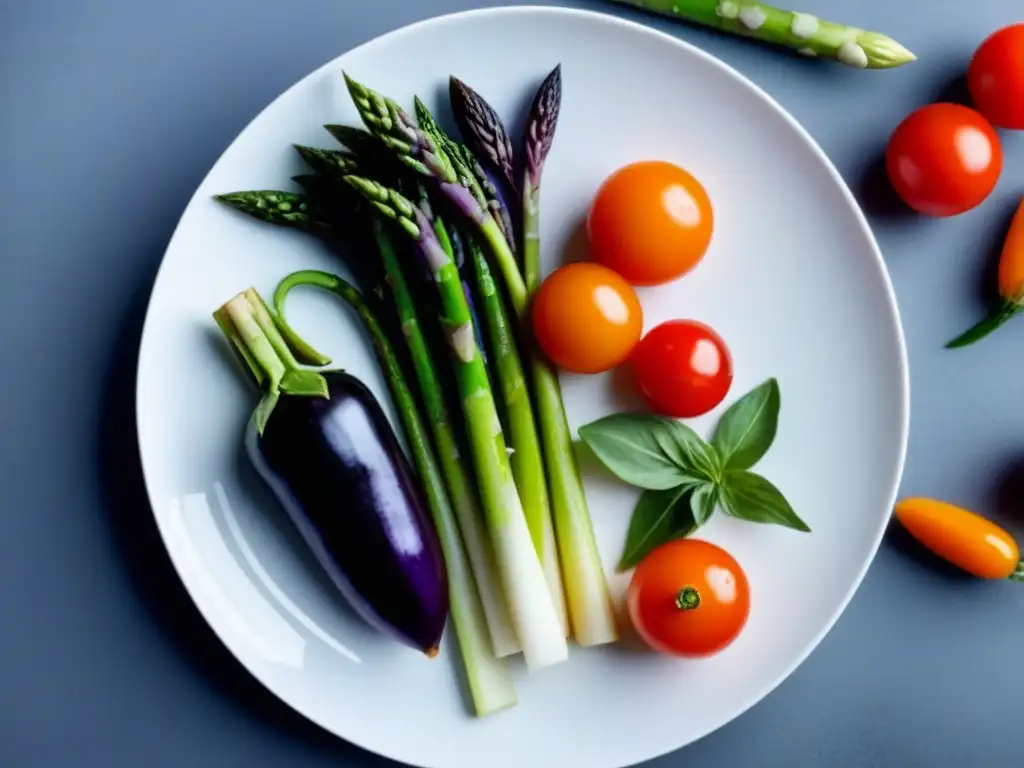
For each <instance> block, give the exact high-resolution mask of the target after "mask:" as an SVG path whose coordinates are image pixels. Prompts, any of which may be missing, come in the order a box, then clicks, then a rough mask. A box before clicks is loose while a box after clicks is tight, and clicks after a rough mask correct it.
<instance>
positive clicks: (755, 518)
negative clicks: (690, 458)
mask: <svg viewBox="0 0 1024 768" xmlns="http://www.w3.org/2000/svg"><path fill="white" fill-rule="evenodd" d="M721 496H722V509H723V510H724V511H725V513H726V514H727V515H730V516H732V517H736V518H739V519H740V520H749V521H751V522H753V523H773V524H775V525H782V526H785V527H786V528H794V529H796V530H798V531H804V532H805V533H809V532H810V530H811V529H810V528H809V527H808V526H807V523H805V522H804V521H803V520H801V519H800V518H799V517H797V514H796V512H794V511H793V508H792V507H791V506H789V502H788V501H786V497H785V496H783V495H782V491H780V490H779V489H778V488H776V487H775V486H774V485H772V484H771V483H770V482H768V481H767V480H765V479H764V478H763V477H761V476H760V475H755V474H754V473H753V472H747V471H746V470H729V471H727V472H726V473H725V479H724V481H723V484H722V493H721Z"/></svg>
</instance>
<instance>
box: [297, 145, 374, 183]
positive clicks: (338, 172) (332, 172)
mask: <svg viewBox="0 0 1024 768" xmlns="http://www.w3.org/2000/svg"><path fill="white" fill-rule="evenodd" d="M295 149H296V151H297V152H298V153H299V155H300V156H301V157H302V159H303V160H305V161H306V163H307V164H308V165H309V167H310V168H312V169H313V170H314V171H316V172H317V173H319V174H321V175H323V176H326V177H327V178H329V179H341V178H342V177H343V176H348V175H349V174H352V173H360V172H361V169H360V166H359V158H358V157H356V155H355V153H353V152H343V151H341V150H337V149H317V148H316V147H306V146H303V145H301V144H296V145H295Z"/></svg>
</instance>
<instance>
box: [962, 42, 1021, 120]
mask: <svg viewBox="0 0 1024 768" xmlns="http://www.w3.org/2000/svg"><path fill="white" fill-rule="evenodd" d="M967 88H968V90H970V92H971V98H972V99H973V100H974V106H976V107H977V108H978V111H979V112H981V114H983V115H984V116H985V117H987V118H988V120H989V121H990V122H991V123H992V124H993V125H998V126H999V127H1001V128H1012V129H1014V130H1018V131H1020V130H1024V24H1012V25H1010V26H1008V27H1003V28H1002V29H1000V30H999V31H998V32H995V33H993V34H992V35H991V36H990V37H989V38H988V39H986V40H985V41H984V42H983V43H982V44H981V45H980V46H979V47H978V50H977V51H975V53H974V58H973V59H971V66H970V68H969V69H968V70H967Z"/></svg>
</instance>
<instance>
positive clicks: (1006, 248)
mask: <svg viewBox="0 0 1024 768" xmlns="http://www.w3.org/2000/svg"><path fill="white" fill-rule="evenodd" d="M999 296H1000V298H1002V300H1003V301H1002V304H1000V306H999V308H998V309H997V310H996V311H995V312H993V313H992V314H991V315H989V316H988V317H986V318H985V319H984V320H982V321H981V322H980V323H978V324H977V325H975V326H974V327H973V328H971V329H969V330H968V331H966V332H965V333H963V334H961V335H960V336H958V337H957V338H955V339H953V341H951V342H949V344H947V345H946V347H947V348H949V349H953V348H955V347H966V346H967V345H968V344H973V343H974V342H976V341H980V340H981V339H983V338H985V337H986V336H988V335H989V334H990V333H992V331H994V330H995V329H996V328H998V327H1000V326H1001V325H1002V324H1003V323H1005V322H1006V321H1007V320H1009V319H1010V318H1011V317H1013V316H1015V315H1016V314H1017V313H1018V312H1020V311H1021V310H1022V309H1024V199H1022V200H1021V203H1020V206H1019V207H1018V208H1017V213H1016V215H1014V217H1013V222H1012V223H1011V224H1010V231H1009V232H1008V233H1007V235H1006V240H1005V241H1004V242H1003V250H1002V253H1001V254H1000V256H999Z"/></svg>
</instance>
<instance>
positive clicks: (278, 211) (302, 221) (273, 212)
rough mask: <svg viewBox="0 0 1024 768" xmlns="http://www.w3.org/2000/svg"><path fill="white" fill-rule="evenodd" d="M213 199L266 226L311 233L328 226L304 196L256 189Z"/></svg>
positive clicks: (274, 190)
mask: <svg viewBox="0 0 1024 768" xmlns="http://www.w3.org/2000/svg"><path fill="white" fill-rule="evenodd" d="M214 199H215V200H218V201H219V202H222V203H224V204H225V205H227V206H230V207H231V208H234V209H235V210H236V211H241V212H242V213H245V214H248V215H249V216H252V217H254V218H257V219H260V220H261V221H265V222H267V223H268V224H277V225H278V226H289V227H295V228H297V229H302V230H305V231H307V232H313V233H316V232H319V231H322V230H324V229H326V228H327V226H328V225H327V222H326V220H324V219H323V218H322V217H320V215H319V213H320V212H319V211H316V210H315V209H314V208H313V206H311V205H310V202H309V200H308V199H307V198H306V196H305V195H301V194H298V193H296V192H282V191H281V190H277V189H259V190H252V191H247V192H229V193H228V194H224V195H215V196H214Z"/></svg>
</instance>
